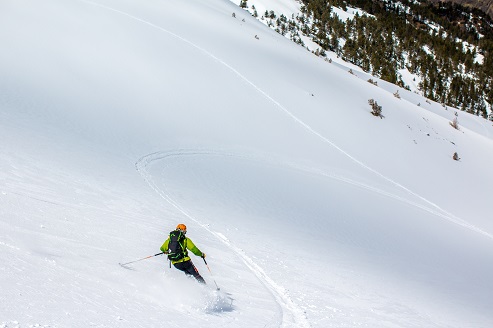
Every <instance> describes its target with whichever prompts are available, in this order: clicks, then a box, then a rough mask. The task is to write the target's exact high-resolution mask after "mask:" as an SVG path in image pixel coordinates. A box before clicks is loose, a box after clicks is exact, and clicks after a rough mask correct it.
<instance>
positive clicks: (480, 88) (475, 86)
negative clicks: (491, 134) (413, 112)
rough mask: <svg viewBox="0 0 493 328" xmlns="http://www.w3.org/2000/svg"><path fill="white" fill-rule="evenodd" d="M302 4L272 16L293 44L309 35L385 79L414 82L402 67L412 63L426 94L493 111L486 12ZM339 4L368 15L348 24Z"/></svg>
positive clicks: (404, 2) (357, 0)
mask: <svg viewBox="0 0 493 328" xmlns="http://www.w3.org/2000/svg"><path fill="white" fill-rule="evenodd" d="M302 2H303V6H302V14H301V15H298V16H297V17H292V18H291V19H288V18H287V17H284V16H282V15H281V17H276V15H275V13H273V12H266V13H265V14H264V17H265V18H266V19H268V20H269V25H271V26H273V27H275V28H276V30H277V31H278V32H279V33H281V34H283V35H286V34H287V33H289V35H290V37H291V39H292V40H293V41H295V42H298V43H300V44H303V42H302V41H301V38H300V37H299V34H300V33H301V34H304V35H306V36H308V37H310V38H311V39H312V40H313V41H315V42H316V43H317V44H318V45H320V47H321V48H322V49H323V50H331V51H334V52H335V53H336V54H337V55H338V56H340V57H342V58H343V59H344V60H346V61H349V62H351V63H353V64H355V65H358V66H360V67H361V68H362V69H364V70H365V71H366V72H369V73H371V74H373V75H374V76H377V77H379V78H381V79H384V80H386V81H389V82H392V83H395V84H397V85H400V86H403V87H406V85H405V84H404V82H403V81H402V80H401V79H400V76H399V74H398V71H399V70H400V69H403V68H407V69H408V70H409V71H410V72H411V73H413V74H416V75H418V76H419V77H420V78H421V82H420V84H419V87H420V89H421V91H422V92H423V94H424V95H425V96H426V97H428V98H430V99H432V100H435V101H437V102H441V103H443V104H447V105H450V106H454V107H458V108H460V109H461V110H464V111H468V112H470V113H473V114H475V115H480V116H483V117H485V118H486V117H487V109H488V110H490V111H491V109H492V108H491V105H492V104H493V22H492V21H491V19H490V18H489V17H488V16H487V15H486V14H485V13H483V12H481V11H479V10H476V9H470V8H465V7H462V6H458V5H456V4H452V3H439V4H431V3H429V2H428V1H415V0H413V1H408V0H400V1H399V2H398V3H397V2H394V1H390V0H382V1H378V0H373V1H371V0H345V1H342V0H302ZM334 6H335V7H338V8H342V9H346V8H347V6H351V7H353V8H360V9H362V10H363V11H364V12H366V13H368V15H356V16H355V18H354V19H352V20H347V21H341V20H340V19H339V18H338V16H337V15H334V14H333V13H332V11H333V7H334ZM317 54H318V55H322V56H324V55H325V52H324V51H322V52H321V53H320V52H318V53H317ZM489 118H490V119H492V120H493V115H492V116H490V117H489Z"/></svg>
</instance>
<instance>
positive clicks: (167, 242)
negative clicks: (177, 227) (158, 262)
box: [161, 238, 169, 254]
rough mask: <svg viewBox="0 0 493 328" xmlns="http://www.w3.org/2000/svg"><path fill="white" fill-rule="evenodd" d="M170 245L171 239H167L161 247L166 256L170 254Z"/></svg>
mask: <svg viewBox="0 0 493 328" xmlns="http://www.w3.org/2000/svg"><path fill="white" fill-rule="evenodd" d="M168 244H169V238H168V239H166V241H165V242H164V244H163V245H162V246H161V251H162V252H163V253H165V254H167V253H168Z"/></svg>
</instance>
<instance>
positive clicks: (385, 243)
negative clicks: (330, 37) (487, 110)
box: [0, 0, 493, 328]
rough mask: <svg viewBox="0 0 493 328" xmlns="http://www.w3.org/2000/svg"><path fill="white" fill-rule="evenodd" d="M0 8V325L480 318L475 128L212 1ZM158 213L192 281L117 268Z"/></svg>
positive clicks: (478, 134) (140, 268) (483, 170)
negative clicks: (180, 247)
mask: <svg viewBox="0 0 493 328" xmlns="http://www.w3.org/2000/svg"><path fill="white" fill-rule="evenodd" d="M268 5H270V4H268V3H266V4H265V6H266V7H268ZM296 6H297V4H296V3H295V2H289V3H288V2H284V3H283V7H285V8H288V9H289V8H291V9H290V10H292V8H296ZM1 7H2V10H0V44H1V45H2V51H0V158H1V161H0V261H1V263H2V264H3V265H2V266H1V267H0V291H1V292H0V303H1V304H2V307H1V308H0V327H9V328H11V327H30V326H41V327H43V326H44V327H88V326H98V327H162V326H171V327H175V326H183V325H188V326H191V327H206V328H207V327H218V326H228V327H347V326H350V327H357V326H367V327H490V326H491V324H492V323H493V317H492V315H491V311H490V309H491V307H492V305H493V300H492V298H491V293H490V291H491V290H492V289H493V282H492V281H491V276H492V274H493V247H492V243H493V240H492V239H493V238H492V234H493V222H492V221H491V220H490V212H491V211H490V206H489V201H490V200H491V196H492V195H491V190H490V188H489V187H488V186H490V185H492V183H493V171H491V170H490V166H491V163H492V162H493V152H492V148H493V141H492V136H493V127H492V126H491V124H488V123H487V122H486V121H483V120H481V119H479V118H476V117H473V116H469V115H467V114H466V113H459V116H458V120H459V126H460V129H459V130H456V129H453V128H452V127H451V126H450V122H451V121H452V120H453V119H454V118H455V113H454V111H453V110H450V109H449V110H446V109H444V108H443V107H441V106H440V105H438V104H434V103H428V102H426V101H425V99H423V98H421V97H420V96H418V95H416V94H412V93H407V92H405V91H404V90H399V93H400V95H401V98H396V97H394V95H393V93H395V91H396V87H395V86H393V85H389V84H385V83H384V82H382V81H378V87H377V86H375V85H373V84H370V83H368V82H367V80H368V78H369V77H368V76H365V75H364V74H363V73H359V72H356V73H355V74H349V73H348V72H347V70H346V69H344V66H343V65H339V64H335V63H332V64H330V63H328V62H325V61H323V60H321V59H319V58H317V57H315V56H313V55H312V54H310V53H309V52H307V51H306V50H305V49H303V48H301V47H299V46H297V45H295V44H293V43H291V42H290V41H289V40H286V39H285V38H283V37H282V36H280V35H278V34H277V33H275V32H273V31H271V30H269V29H268V28H267V27H266V26H264V25H263V24H261V23H260V22H258V21H257V20H255V19H254V18H253V17H251V16H250V15H249V14H248V13H247V12H246V11H244V10H241V9H239V8H238V6H237V5H235V4H233V3H231V2H230V1H226V0H209V1H206V2H204V1H199V0H185V1H174V0H146V1H136V0H125V1H120V0H118V1H117V0H88V1H86V0H46V1H43V2H42V3H41V2H39V1H34V0H6V1H3V2H2V5H1ZM233 13H235V15H233ZM341 68H342V69H341ZM369 99H375V100H376V101H377V102H378V104H380V105H381V106H382V108H383V115H384V118H382V119H380V118H378V117H374V116H373V115H371V114H370V111H371V109H370V106H369V105H368V100H369ZM418 103H420V104H421V106H417V104H418ZM455 152H457V153H458V154H459V156H460V157H461V159H460V160H459V161H454V160H453V159H452V155H453V154H454V153H455ZM177 223H186V224H187V225H188V227H189V232H188V236H189V237H190V238H192V239H193V241H194V242H195V244H196V245H197V246H198V247H199V248H200V249H201V250H202V251H204V252H205V253H206V254H207V263H208V265H209V266H208V267H207V266H206V265H205V263H204V261H202V260H201V259H200V258H196V257H193V261H194V264H195V265H196V267H197V269H198V270H199V271H200V273H201V274H202V275H203V276H204V278H205V280H206V281H207V283H208V284H207V286H205V287H204V286H199V285H198V284H196V283H195V282H194V281H191V280H189V279H187V278H186V277H185V276H184V275H183V274H182V273H180V272H178V271H177V270H175V269H174V268H170V267H169V264H168V262H167V261H166V259H165V258H164V256H162V255H158V256H151V257H150V258H148V259H146V260H142V261H138V262H135V263H132V264H130V265H127V266H126V267H122V266H120V265H118V263H125V262H131V261H134V260H138V259H141V258H144V257H147V256H150V255H154V254H156V253H158V252H159V247H160V246H161V244H162V242H163V241H164V240H165V239H166V237H167V234H168V232H169V231H170V230H171V229H173V228H174V227H175V226H176V224H177ZM216 284H217V286H218V287H220V290H219V291H218V290H216V289H217V288H216Z"/></svg>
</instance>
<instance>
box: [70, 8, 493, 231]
mask: <svg viewBox="0 0 493 328" xmlns="http://www.w3.org/2000/svg"><path fill="white" fill-rule="evenodd" d="M77 1H81V2H84V3H86V4H89V5H93V6H97V7H100V8H103V9H105V10H109V11H113V12H115V13H118V14H120V15H124V16H126V17H128V18H130V19H133V20H136V21H138V22H140V23H143V24H146V25H149V26H151V27H153V28H156V29H158V30H160V31H162V32H165V33H167V34H169V35H171V36H173V37H174V38H177V39H179V40H181V41H183V42H185V43H187V44H188V45H190V46H191V47H193V48H195V49H197V50H199V51H200V52H202V53H203V54H204V55H206V56H207V57H209V58H211V59H213V60H214V61H215V62H217V63H219V64H221V65H223V66H224V67H226V68H227V69H229V70H230V71H231V72H232V73H233V74H235V75H236V76H237V77H238V78H240V79H241V80H243V81H244V82H245V83H246V84H248V85H250V86H251V87H252V88H253V89H254V90H256V91H257V92H259V93H260V94H261V95H262V96H263V97H265V98H266V99H267V100H269V101H270V102H271V103H272V104H273V105H274V106H275V107H276V108H277V109H279V110H280V111H281V112H282V113H284V114H285V115H287V116H288V117H290V118H291V119H293V120H294V121H295V122H296V123H298V124H299V125H300V126H302V127H303V128H304V129H305V130H306V131H307V132H309V133H311V134H313V135H315V136H316V137H317V138H319V139H320V140H321V141H322V142H324V143H326V144H328V145H330V146H332V147H333V148H334V149H336V150H337V151H339V152H340V153H341V154H343V155H344V156H346V157H347V158H349V159H350V160H351V161H353V162H354V163H356V164H358V165H359V166H361V167H362V168H364V169H366V170H368V171H370V172H372V173H373V174H375V175H376V176H378V177H380V178H382V179H383V180H385V181H387V182H389V183H391V184H392V185H394V186H396V187H398V188H400V189H402V190H404V191H406V192H407V193H409V194H411V195H412V196H414V197H416V198H418V199H420V200H421V201H423V202H425V203H427V204H428V205H429V206H431V207H432V208H434V210H432V211H433V213H435V214H437V215H438V216H440V217H442V218H444V219H446V220H448V221H450V222H452V223H455V224H457V225H460V226H462V227H464V228H467V229H470V230H472V231H475V232H477V233H480V234H482V235H484V236H486V237H488V238H491V239H493V235H492V234H490V233H488V232H486V231H484V230H482V229H480V228H478V227H476V226H474V225H472V224H470V223H468V222H467V221H465V220H463V219H461V218H459V217H457V216H455V215H454V214H452V213H450V212H447V211H446V210H444V209H442V208H441V207H440V206H438V205H437V204H435V203H433V202H432V201H430V200H428V199H427V198H425V197H423V196H421V195H419V194H418V193H415V192H414V191H412V190H410V189H409V188H407V187H405V186H404V185H402V184H400V183H398V182H396V181H394V180H393V179H391V178H389V177H387V176H386V175H384V174H383V173H380V172H379V171H377V170H375V169H373V168H371V167H370V166H368V165H366V164H365V163H363V162H362V161H360V160H358V159H357V158H356V157H354V156H352V155H351V154H350V153H348V152H346V151H345V150H344V149H342V148H340V147H339V146H338V145H337V144H335V143H334V142H333V141H331V140H330V139H328V138H326V137H325V136H323V135H322V134H321V133H319V132H317V131H316V130H315V129H313V128H312V127H311V126H310V125H308V124H307V123H305V122H304V121H303V120H301V119H300V118H298V117H297V116H295V115H294V114H293V113H291V112H290V111H289V110H288V109H286V108H285V107H284V106H283V105H282V104H281V103H279V102H278V101H277V100H275V99H274V98H272V97H271V96H270V95H268V94H267V93H266V92H265V91H263V90H262V89H260V88H259V87H258V86H257V85H256V84H254V83H253V82H252V81H250V80H249V79H248V78H246V77H245V76H244V75H242V74H241V73H240V72H238V71H237V70H236V69H234V68H233V67H231V66H230V65H229V64H228V63H226V62H225V61H223V60H221V59H220V58H218V57H216V56H215V55H214V54H212V53H211V52H209V51H207V50H205V49H204V48H202V47H200V46H198V45H197V44H195V43H193V42H191V41H189V40H187V39H185V38H183V37H181V36H179V35H178V34H176V33H173V32H171V31H169V30H167V29H165V28H163V27H161V26H159V25H156V24H154V23H151V22H149V21H146V20H144V19H142V18H139V17H137V16H134V15H131V14H129V13H127V12H124V11H121V10H118V9H115V8H112V7H109V6H106V5H103V4H100V3H96V2H93V1H89V0H77ZM367 188H370V189H374V188H373V187H371V186H367ZM427 210H430V209H427Z"/></svg>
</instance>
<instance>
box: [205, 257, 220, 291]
mask: <svg viewBox="0 0 493 328" xmlns="http://www.w3.org/2000/svg"><path fill="white" fill-rule="evenodd" d="M202 260H204V263H205V266H206V267H207V270H209V272H210V274H211V276H212V271H211V269H210V268H209V265H208V264H207V261H206V260H205V257H202ZM212 280H213V281H214V284H216V288H217V290H220V288H219V287H218V286H217V282H216V280H215V279H214V277H212Z"/></svg>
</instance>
